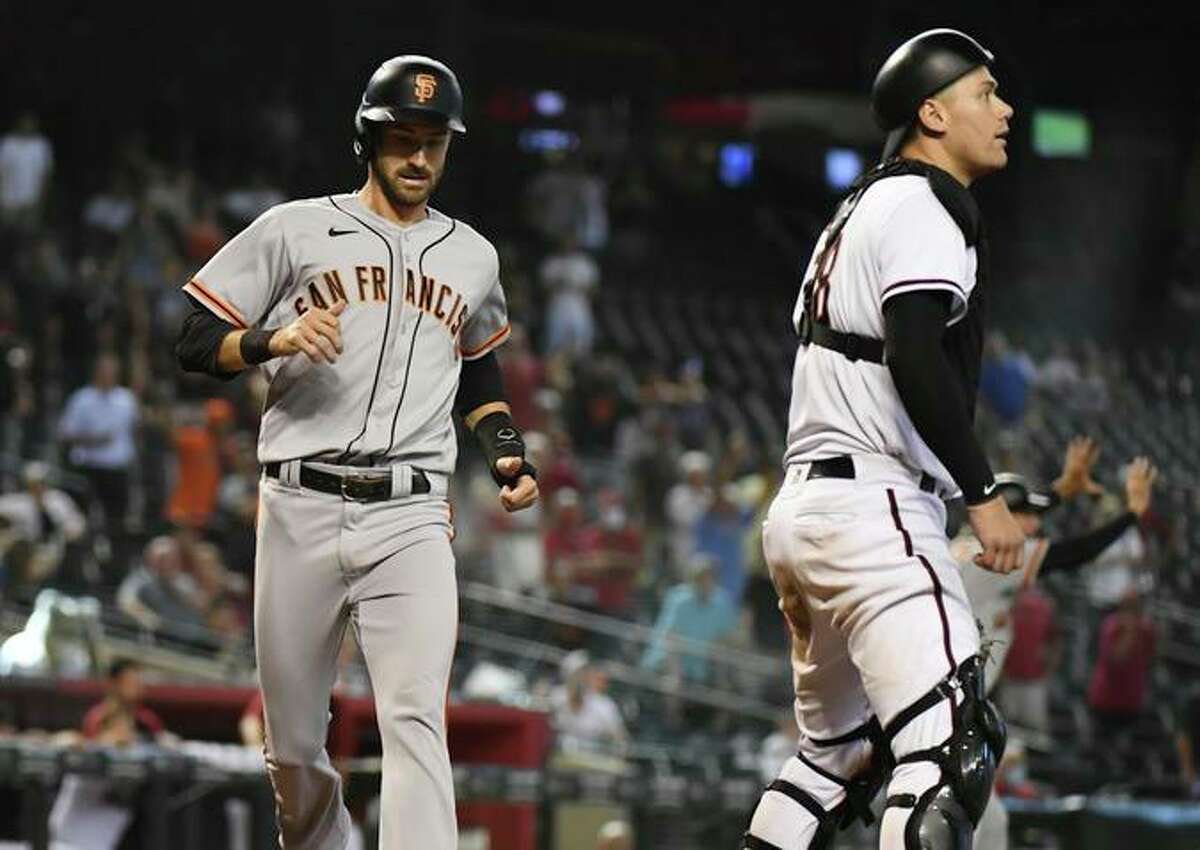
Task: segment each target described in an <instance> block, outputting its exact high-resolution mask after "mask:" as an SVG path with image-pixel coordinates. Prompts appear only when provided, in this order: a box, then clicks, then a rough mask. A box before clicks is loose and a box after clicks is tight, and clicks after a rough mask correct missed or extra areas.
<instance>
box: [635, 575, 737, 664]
mask: <svg viewBox="0 0 1200 850" xmlns="http://www.w3.org/2000/svg"><path fill="white" fill-rule="evenodd" d="M688 573H689V577H688V581H687V582H686V583H685V584H680V585H677V586H676V587H673V588H671V590H670V591H668V592H667V595H666V597H665V598H664V599H663V605H662V610H661V611H659V614H658V620H657V621H656V622H655V624H654V636H653V638H652V639H651V641H650V645H649V646H647V647H646V652H645V653H644V654H643V656H642V666H643V667H644V668H646V669H647V670H651V671H655V672H657V671H660V670H663V668H664V667H666V668H667V669H668V674H669V675H671V676H672V677H673V678H674V677H679V678H682V680H683V681H685V682H695V683H705V682H708V681H710V679H711V675H712V674H711V670H710V669H709V659H708V652H707V650H706V649H698V648H692V647H679V646H678V645H677V644H676V642H675V641H674V640H673V638H677V637H678V638H685V639H687V640H690V641H698V642H700V643H703V644H713V643H716V642H717V641H720V640H722V639H723V638H725V637H727V636H728V635H729V634H730V633H731V632H733V630H734V629H735V628H736V627H737V622H738V613H737V609H736V608H735V607H734V604H733V601H732V600H730V598H729V596H728V595H727V594H726V593H725V591H724V590H722V589H721V588H720V587H718V586H717V582H716V565H715V563H714V562H713V558H712V556H710V555H696V556H694V557H693V559H692V561H691V563H690V564H689V566H688Z"/></svg>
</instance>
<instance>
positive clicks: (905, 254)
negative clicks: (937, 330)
mask: <svg viewBox="0 0 1200 850" xmlns="http://www.w3.org/2000/svg"><path fill="white" fill-rule="evenodd" d="M879 239H880V241H879V243H878V246H877V247H878V251H877V257H878V258H879V284H880V293H879V301H880V306H882V305H884V304H886V303H887V301H888V299H889V298H894V297H895V296H897V295H903V294H905V293H908V292H917V291H922V290H926V291H933V292H945V293H947V294H948V295H950V297H951V302H952V303H951V309H950V318H949V319H948V320H947V322H946V324H947V325H952V324H954V323H955V322H957V321H958V320H959V319H961V318H962V317H963V316H964V315H965V314H966V312H967V299H968V297H969V296H970V287H971V284H972V282H971V281H968V280H967V245H966V240H965V239H964V238H963V235H962V231H961V230H959V229H958V225H957V224H955V223H954V219H952V218H951V217H950V214H949V213H948V212H946V210H945V209H944V208H943V207H942V205H941V203H939V202H938V200H937V198H936V197H934V195H933V193H932V192H931V191H928V192H915V193H913V194H912V195H910V196H909V197H907V198H905V199H904V200H903V201H901V202H900V204H899V205H898V206H897V207H896V209H895V210H894V211H893V212H892V214H891V216H890V217H889V218H888V220H887V225H886V226H885V227H884V228H883V229H882V231H881V233H880V236H879Z"/></svg>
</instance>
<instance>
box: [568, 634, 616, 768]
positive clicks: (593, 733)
mask: <svg viewBox="0 0 1200 850" xmlns="http://www.w3.org/2000/svg"><path fill="white" fill-rule="evenodd" d="M559 672H560V674H561V676H562V684H561V685H559V686H558V687H557V688H555V689H554V690H553V691H552V692H551V694H550V705H551V717H552V723H553V724H554V729H555V731H556V732H557V733H558V746H559V748H560V749H564V750H602V751H608V752H620V751H621V750H622V749H624V746H625V744H626V743H627V740H628V737H629V735H628V733H627V732H626V731H625V721H624V720H623V719H622V718H621V710H620V709H619V708H618V707H617V704H616V703H615V702H614V701H613V699H612V697H610V696H609V695H608V694H607V690H608V676H607V675H606V674H605V672H604V670H603V669H601V668H600V667H598V666H597V665H595V664H593V663H592V661H591V658H590V657H589V656H588V654H587V652H585V651H584V650H582V649H577V650H575V651H574V652H571V653H568V654H567V655H566V657H564V658H563V660H562V663H561V664H560V665H559Z"/></svg>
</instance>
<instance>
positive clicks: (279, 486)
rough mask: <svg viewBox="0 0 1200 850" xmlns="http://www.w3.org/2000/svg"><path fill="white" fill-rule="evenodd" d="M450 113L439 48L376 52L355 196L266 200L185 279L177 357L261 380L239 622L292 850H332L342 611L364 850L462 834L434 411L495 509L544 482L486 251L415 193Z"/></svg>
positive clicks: (447, 76)
mask: <svg viewBox="0 0 1200 850" xmlns="http://www.w3.org/2000/svg"><path fill="white" fill-rule="evenodd" d="M462 109H463V98H462V90H461V89H460V88H459V84H458V80H457V79H456V78H455V76H454V74H453V72H451V70H450V69H449V68H448V67H446V65H444V64H442V63H441V62H438V61H436V60H433V59H429V58H426V57H423V56H399V57H396V58H394V59H390V60H388V61H387V62H385V63H383V65H381V66H380V67H379V69H378V70H376V71H375V73H374V74H373V75H372V77H371V79H370V81H369V82H368V83H367V87H366V90H365V92H364V94H363V97H362V102H361V104H360V105H359V107H358V111H357V112H356V114H355V118H354V123H355V139H354V150H355V153H356V155H357V156H358V159H359V161H360V162H362V163H364V164H365V165H366V170H367V178H366V183H365V184H364V185H363V187H362V188H361V189H360V190H359V191H358V192H355V193H347V194H339V195H329V196H326V197H321V198H309V199H306V200H300V201H293V202H290V203H285V204H281V205H279V206H277V207H274V208H272V209H270V210H268V211H267V212H266V213H264V214H263V215H262V216H261V217H260V218H259V219H257V220H256V221H255V222H253V223H252V224H251V225H250V226H249V227H247V228H246V229H245V230H244V231H243V232H242V233H240V234H239V235H238V236H237V237H235V238H234V239H233V240H232V241H230V242H229V243H228V244H227V245H226V246H225V247H224V248H222V249H221V251H220V252H219V253H218V254H217V255H216V256H215V257H213V259H212V260H210V261H209V262H208V263H207V264H206V265H205V266H204V267H203V268H202V269H200V271H199V272H198V273H197V274H196V276H195V277H193V278H192V279H191V280H190V281H189V282H188V283H187V284H186V285H185V286H184V287H183V289H184V291H185V292H186V293H187V294H188V295H189V296H190V297H191V299H192V302H193V306H194V308H195V309H194V311H193V312H192V313H191V314H190V315H189V316H188V317H187V318H186V320H185V323H184V328H183V331H182V334H181V338H180V342H179V345H178V349H177V351H178V355H179V359H180V362H181V364H182V365H183V367H184V368H185V369H189V370H193V371H204V372H208V373H209V374H213V375H217V376H222V377H225V376H230V375H234V374H236V373H238V372H240V371H243V370H245V369H247V368H251V367H257V368H260V369H262V370H264V371H265V373H266V376H267V378H268V379H269V381H270V389H269V391H268V393H267V399H266V404H265V410H264V411H263V417H262V426H261V430H260V436H259V444H258V458H259V461H260V462H261V463H262V464H263V468H264V477H263V479H262V486H261V496H260V507H259V516H258V552H257V560H256V564H255V571H256V575H255V599H254V629H255V642H256V654H257V660H258V672H259V679H260V684H261V688H262V693H263V702H264V713H265V718H266V755H267V767H268V772H269V775H270V778H271V782H272V783H273V785H274V788H275V796H276V799H277V808H278V820H279V829H280V837H281V843H282V846H283V847H285V848H304V850H335V848H336V850H341V848H344V847H345V846H346V841H347V836H348V834H349V828H350V820H349V814H348V812H347V810H346V807H345V805H344V804H343V803H342V789H341V785H340V780H339V778H338V774H337V771H335V770H334V769H333V767H332V766H331V764H330V761H329V757H328V755H327V754H326V752H325V749H324V744H325V737H326V724H327V722H328V717H329V695H330V688H331V687H332V685H333V682H334V677H335V672H336V660H337V656H338V648H339V646H340V645H341V643H342V638H343V634H344V632H345V630H346V628H347V626H349V627H351V628H353V629H354V632H355V638H356V639H357V641H358V644H359V646H360V647H361V648H362V652H363V655H364V657H365V659H366V662H367V667H368V671H369V673H370V677H371V683H372V688H373V691H374V697H375V709H376V715H377V717H378V722H379V732H380V737H381V739H382V742H383V778H382V788H381V792H380V793H381V798H382V799H381V802H382V805H381V812H382V815H381V820H380V825H379V846H380V847H381V848H387V850H398V848H402V847H403V848H414V847H421V848H432V850H452V848H454V847H456V846H457V837H456V825H455V813H454V796H453V786H452V780H451V772H450V760H449V756H448V754H447V750H446V727H445V720H444V715H445V698H446V690H447V683H448V677H449V673H450V661H451V657H452V655H453V652H454V645H455V635H456V631H457V627H458V624H457V620H458V610H457V609H458V600H457V590H456V584H455V577H454V555H453V553H452V551H451V548H450V540H451V537H452V536H453V528H452V525H451V515H450V507H449V504H448V502H447V500H446V488H447V479H448V477H449V476H450V474H451V473H452V472H453V470H454V464H455V459H456V452H457V445H456V440H455V429H454V424H453V422H452V420H451V412H452V411H453V410H457V411H458V412H459V413H461V414H462V415H463V419H464V421H465V424H466V426H467V427H468V428H469V429H471V430H472V431H473V432H474V434H475V436H476V437H477V438H478V440H479V442H480V444H481V446H482V448H483V451H484V454H485V455H486V456H487V460H488V463H489V465H490V467H491V469H492V471H493V476H494V477H495V478H496V480H497V482H498V483H499V484H500V486H501V488H502V489H501V490H500V501H501V502H502V504H503V506H504V508H505V509H507V510H509V511H514V510H519V509H522V508H526V507H529V506H530V505H532V504H533V503H534V501H535V500H536V499H537V495H538V491H537V484H536V482H535V474H534V470H533V468H532V467H531V466H530V465H529V463H527V462H526V461H525V460H524V443H523V441H522V438H521V435H520V434H519V432H518V431H517V428H516V426H515V425H514V424H513V421H512V418H511V416H510V412H509V407H508V404H507V402H506V401H505V400H504V390H503V386H502V382H501V378H500V370H499V367H498V365H497V363H496V358H495V354H494V353H493V350H494V349H495V348H496V346H498V345H500V344H501V343H502V342H503V341H504V340H505V338H506V337H507V336H508V333H509V323H508V317H507V315H506V308H505V301H504V293H503V290H502V289H501V286H500V275H499V264H498V260H497V255H496V250H495V249H494V248H493V247H492V245H491V244H490V243H489V242H488V241H487V240H486V239H485V238H483V237H482V236H481V235H479V234H478V233H477V232H475V231H474V230H473V229H471V228H470V227H469V226H467V225H466V224H464V223H463V222H461V221H458V220H456V219H453V218H451V217H450V216H447V215H444V214H443V213H441V212H439V211H437V210H435V209H434V208H432V207H430V206H429V205H428V199H429V196H430V194H431V193H432V192H433V190H434V189H435V187H436V186H437V184H438V181H439V179H440V178H441V176H442V173H443V171H444V169H445V164H446V153H447V149H448V148H449V145H450V139H451V135H452V134H453V133H463V132H465V127H464V125H463V120H462Z"/></svg>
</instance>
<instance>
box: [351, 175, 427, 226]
mask: <svg viewBox="0 0 1200 850" xmlns="http://www.w3.org/2000/svg"><path fill="white" fill-rule="evenodd" d="M358 199H359V200H360V201H362V204H363V206H365V207H366V208H367V209H369V210H370V211H371V212H373V213H375V214H376V215H378V216H381V217H382V218H386V219H387V220H388V221H390V222H393V223H394V224H398V225H400V226H401V227H407V226H408V225H410V224H416V223H417V222H418V221H424V220H425V219H426V218H427V217H428V216H429V209H428V202H427V201H421V203H419V204H411V205H408V204H393V203H392V201H391V199H390V198H388V196H387V195H386V194H384V192H383V191H382V190H381V189H380V188H379V186H377V185H376V184H375V181H374V180H367V182H366V183H365V184H364V185H363V187H362V188H361V189H359V190H358Z"/></svg>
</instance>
